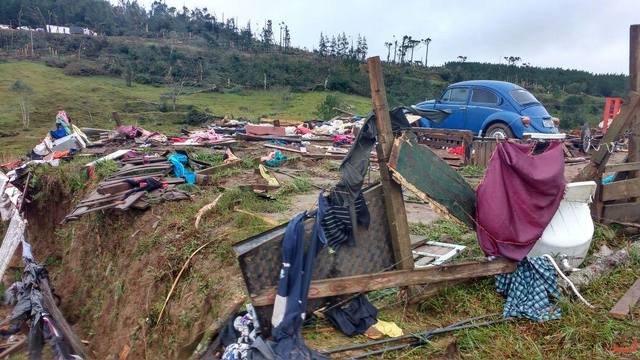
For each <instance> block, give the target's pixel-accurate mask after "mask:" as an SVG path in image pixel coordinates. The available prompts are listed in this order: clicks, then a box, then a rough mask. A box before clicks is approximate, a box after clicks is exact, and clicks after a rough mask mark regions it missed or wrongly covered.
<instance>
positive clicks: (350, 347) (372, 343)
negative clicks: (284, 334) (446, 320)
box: [322, 314, 499, 354]
mask: <svg viewBox="0 0 640 360" xmlns="http://www.w3.org/2000/svg"><path fill="white" fill-rule="evenodd" d="M496 315H499V314H489V315H483V316H478V317H474V318H470V319H466V320H461V321H458V322H456V323H453V324H450V325H447V326H445V327H442V328H435V329H431V330H427V331H422V332H418V333H412V334H407V335H402V336H398V337H394V338H388V339H382V340H376V341H370V342H367V343H362V344H355V345H347V346H342V347H338V348H334V349H330V350H327V351H323V352H322V353H323V354H334V353H339V352H344V351H349V350H357V349H362V348H367V347H371V346H375V345H381V344H386V343H389V342H396V341H401V340H406V339H418V338H422V337H424V336H425V334H427V335H428V334H431V333H434V332H436V331H438V330H444V329H452V328H457V327H459V326H462V325H465V324H468V323H470V322H474V321H478V320H481V319H486V318H488V317H492V316H496ZM436 333H437V332H436Z"/></svg>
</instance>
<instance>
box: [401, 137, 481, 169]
mask: <svg viewBox="0 0 640 360" xmlns="http://www.w3.org/2000/svg"><path fill="white" fill-rule="evenodd" d="M411 131H412V132H413V133H414V134H416V137H417V138H418V143H419V144H423V145H427V146H428V147H429V148H431V150H432V151H433V152H435V153H436V154H438V156H440V158H441V159H442V160H444V161H446V162H447V163H448V164H449V165H450V166H453V167H460V166H464V165H469V164H470V162H471V146H472V143H473V133H472V132H471V131H469V130H450V129H430V128H412V129H411ZM453 148H461V149H462V150H463V151H462V154H452V153H450V152H448V150H449V149H453Z"/></svg>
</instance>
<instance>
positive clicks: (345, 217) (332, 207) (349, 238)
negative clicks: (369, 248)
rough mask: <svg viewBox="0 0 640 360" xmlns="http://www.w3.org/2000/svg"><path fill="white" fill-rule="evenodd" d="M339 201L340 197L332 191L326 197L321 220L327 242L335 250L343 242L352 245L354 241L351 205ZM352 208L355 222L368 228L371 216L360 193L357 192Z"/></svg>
mask: <svg viewBox="0 0 640 360" xmlns="http://www.w3.org/2000/svg"><path fill="white" fill-rule="evenodd" d="M340 201H341V197H339V196H337V195H336V193H335V192H332V193H331V196H329V199H327V208H326V211H325V215H324V217H322V220H321V224H322V229H323V230H324V232H325V234H326V237H327V243H328V245H329V247H330V248H331V250H333V251H337V250H338V249H339V248H340V246H342V245H343V244H348V245H353V244H354V243H355V238H354V231H353V223H354V221H353V220H352V216H351V207H350V206H349V205H342V204H340ZM354 208H355V209H354V210H355V215H356V221H355V222H356V223H357V224H358V225H360V226H363V227H365V228H369V223H370V222H371V216H370V214H369V208H367V203H366V201H365V200H364V197H363V196H362V193H360V194H358V197H357V198H356V201H355V203H354Z"/></svg>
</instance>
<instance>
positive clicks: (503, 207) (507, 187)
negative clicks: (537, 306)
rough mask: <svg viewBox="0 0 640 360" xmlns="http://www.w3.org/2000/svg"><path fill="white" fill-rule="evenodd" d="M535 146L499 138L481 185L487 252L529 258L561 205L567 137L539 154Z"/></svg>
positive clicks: (481, 232)
mask: <svg viewBox="0 0 640 360" xmlns="http://www.w3.org/2000/svg"><path fill="white" fill-rule="evenodd" d="M532 151H533V145H520V144H512V143H509V142H501V143H498V146H497V147H496V150H495V152H494V153H493V156H492V157H491V160H490V161H489V167H488V168H487V172H486V175H485V177H484V180H483V181H482V183H481V184H480V186H479V187H478V190H477V191H476V195H477V208H476V221H477V224H478V226H477V227H476V232H477V234H478V241H479V242H480V247H481V248H482V250H483V251H484V253H485V254H486V255H487V256H504V257H506V258H509V259H513V260H517V261H520V260H522V259H524V258H525V257H526V256H527V254H528V253H529V251H530V250H531V248H532V247H533V246H534V245H535V243H536V241H537V240H538V239H539V238H540V236H541V235H542V232H543V231H544V229H545V227H547V225H548V224H549V222H550V221H551V218H552V217H553V215H554V214H555V213H556V210H558V206H560V201H561V200H562V197H563V195H564V188H565V184H566V181H565V179H564V152H563V150H562V143H560V142H554V143H551V144H550V145H549V147H548V148H547V149H546V150H545V151H544V152H543V153H541V154H538V155H532Z"/></svg>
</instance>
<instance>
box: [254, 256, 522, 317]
mask: <svg viewBox="0 0 640 360" xmlns="http://www.w3.org/2000/svg"><path fill="white" fill-rule="evenodd" d="M516 266H517V263H516V262H513V261H511V260H507V259H497V260H493V261H486V260H485V261H473V262H464V263H459V264H450V265H442V266H432V267H427V268H422V269H415V270H396V271H387V272H381V273H377V274H365V275H355V276H347V277H341V278H332V279H323V280H315V281H312V282H311V286H310V288H309V299H318V298H325V297H331V296H338V295H347V294H356V293H365V292H369V291H373V290H379V289H388V288H393V287H405V286H411V285H423V284H432V283H441V282H443V281H455V280H466V279H472V278H478V277H484V276H491V275H497V274H504V273H510V272H513V271H515V270H516ZM275 297H276V288H275V287H274V288H271V289H268V290H266V291H264V292H262V293H260V294H252V295H251V302H252V303H253V305H254V306H267V305H271V304H273V302H274V300H275Z"/></svg>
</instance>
